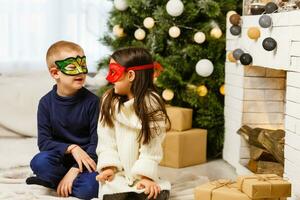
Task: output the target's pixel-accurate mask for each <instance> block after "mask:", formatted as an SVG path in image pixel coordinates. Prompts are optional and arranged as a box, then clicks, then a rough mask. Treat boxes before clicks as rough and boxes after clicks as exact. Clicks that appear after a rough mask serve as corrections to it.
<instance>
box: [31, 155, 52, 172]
mask: <svg viewBox="0 0 300 200" xmlns="http://www.w3.org/2000/svg"><path fill="white" fill-rule="evenodd" d="M49 160H50V153H49V152H47V151H43V152H40V153H38V154H36V155H35V156H34V157H33V158H32V160H31V162H30V167H31V169H32V170H33V171H34V172H35V171H41V170H42V169H44V168H47V166H48V164H49Z"/></svg>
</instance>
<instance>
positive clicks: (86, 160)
mask: <svg viewBox="0 0 300 200" xmlns="http://www.w3.org/2000/svg"><path fill="white" fill-rule="evenodd" d="M70 153H71V154H72V156H73V157H74V159H75V160H76V162H77V163H78V166H79V171H80V172H82V171H83V170H82V164H84V166H85V167H86V168H87V170H88V171H89V172H93V171H96V163H95V161H94V160H93V159H91V157H90V156H89V155H88V154H87V153H86V152H85V151H84V150H83V149H82V148H80V146H77V145H76V147H74V148H72V150H71V151H70Z"/></svg>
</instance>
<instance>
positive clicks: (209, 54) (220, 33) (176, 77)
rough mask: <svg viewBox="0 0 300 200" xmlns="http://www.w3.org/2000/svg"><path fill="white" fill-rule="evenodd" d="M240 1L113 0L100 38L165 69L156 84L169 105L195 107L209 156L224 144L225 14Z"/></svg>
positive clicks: (105, 63) (195, 121)
mask: <svg viewBox="0 0 300 200" xmlns="http://www.w3.org/2000/svg"><path fill="white" fill-rule="evenodd" d="M241 4H242V3H241V0H238V1H236V0H182V1H181V0H170V1H168V0H114V8H113V10H112V11H111V13H110V20H109V21H108V26H109V30H110V32H109V33H107V34H106V35H105V36H103V37H102V38H101V41H102V43H103V44H104V45H107V46H109V47H110V48H111V50H112V51H114V50H116V49H118V48H121V47H127V46H141V47H145V48H147V49H149V50H150V51H151V53H152V55H153V57H154V58H155V61H157V62H158V63H160V65H161V66H162V67H163V71H162V73H160V75H159V76H158V77H157V80H155V83H156V85H157V87H158V88H159V91H160V92H162V93H164V97H165V99H167V100H169V101H168V102H167V103H169V104H171V105H174V106H181V107H189V108H193V110H194V112H193V113H194V114H193V127H200V128H205V129H207V130H208V138H207V139H208V141H207V142H208V144H207V145H208V157H218V156H220V155H221V152H222V148H223V139H224V117H223V110H224V109H223V108H224V96H223V94H224V93H223V89H224V88H223V87H222V85H223V84H224V63H225V54H226V53H225V45H226V44H225V36H224V35H225V34H224V32H225V28H226V14H227V13H228V11H232V10H241ZM112 33H113V34H112ZM199 61H200V62H199ZM196 65H197V67H196ZM107 66H108V58H106V59H103V60H101V62H100V64H99V67H100V68H102V67H107ZM196 69H197V71H196ZM212 70H213V71H212ZM105 89H106V88H104V89H102V91H104V90H105ZM166 89H167V90H166ZM172 92H173V93H174V98H172V94H173V93H172ZM170 94H171V95H170Z"/></svg>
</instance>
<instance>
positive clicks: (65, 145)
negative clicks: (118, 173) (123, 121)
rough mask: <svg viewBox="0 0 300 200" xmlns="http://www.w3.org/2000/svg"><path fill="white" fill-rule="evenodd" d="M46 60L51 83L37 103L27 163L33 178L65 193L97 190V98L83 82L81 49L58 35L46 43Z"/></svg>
mask: <svg viewBox="0 0 300 200" xmlns="http://www.w3.org/2000/svg"><path fill="white" fill-rule="evenodd" d="M46 61H47V65H48V69H49V72H50V74H51V76H52V78H54V79H55V81H56V85H54V86H53V89H52V90H51V91H50V92H49V93H48V94H46V95H45V96H44V97H42V98H41V100H40V102H39V106H38V115H37V117H38V147H39V150H40V151H41V152H40V153H38V154H37V155H36V156H35V157H34V158H33V159H32V160H31V163H30V167H31V169H32V171H33V172H34V174H35V175H36V176H35V177H29V178H28V179H27V180H26V183H27V184H38V185H43V186H45V187H49V188H53V189H56V190H57V193H58V195H59V196H62V197H68V196H69V195H72V196H75V197H78V198H81V199H91V198H94V197H97V196H98V187H99V184H98V182H97V181H96V179H95V177H96V175H97V173H96V172H95V170H96V163H97V155H96V146H97V123H98V116H99V98H98V97H97V96H96V95H94V94H92V93H91V92H89V91H88V90H87V89H85V88H84V87H83V85H84V82H85V78H86V74H87V72H88V69H87V66H86V62H85V61H86V60H85V56H84V51H83V49H82V48H81V47H80V46H79V45H77V44H75V43H72V42H67V41H59V42H56V43H54V44H53V45H52V46H50V48H49V49H48V52H47V55H46Z"/></svg>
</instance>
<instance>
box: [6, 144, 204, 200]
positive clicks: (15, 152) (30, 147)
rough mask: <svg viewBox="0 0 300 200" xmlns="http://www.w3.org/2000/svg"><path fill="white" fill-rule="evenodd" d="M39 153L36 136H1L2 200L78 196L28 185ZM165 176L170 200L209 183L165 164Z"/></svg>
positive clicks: (188, 196)
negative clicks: (27, 182) (31, 163)
mask: <svg viewBox="0 0 300 200" xmlns="http://www.w3.org/2000/svg"><path fill="white" fill-rule="evenodd" d="M37 152H38V149H37V147H36V138H1V139H0V199H10V200H16V199H20V200H21V199H22V200H35V199H47V200H48V199H49V200H52V199H68V200H69V199H77V198H73V197H69V198H59V197H57V196H56V193H55V191H53V190H50V189H47V188H45V187H42V186H36V185H26V184H25V179H26V177H28V176H30V175H31V174H32V172H31V170H30V168H29V166H28V165H29V162H30V160H31V158H32V157H33V155H35V154H36V153H37ZM161 171H162V174H161V175H160V176H161V177H162V178H164V179H167V180H170V182H171V184H172V190H171V197H170V200H192V199H194V196H193V189H194V188H195V187H196V186H197V185H200V184H203V183H206V182H208V181H209V180H208V178H207V177H206V176H198V175H195V174H194V173H190V172H186V171H184V170H179V171H177V170H175V171H174V169H169V168H165V167H162V170H161Z"/></svg>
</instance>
